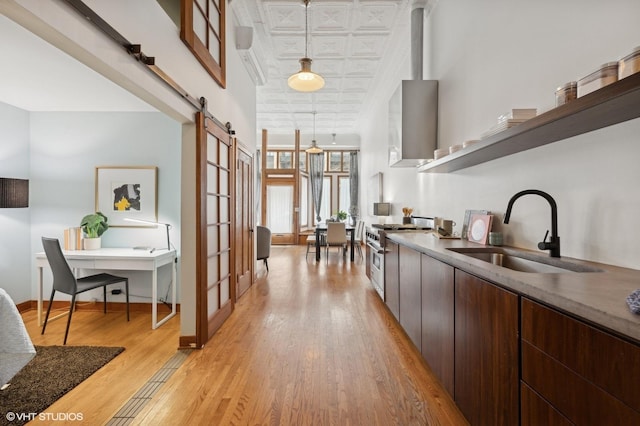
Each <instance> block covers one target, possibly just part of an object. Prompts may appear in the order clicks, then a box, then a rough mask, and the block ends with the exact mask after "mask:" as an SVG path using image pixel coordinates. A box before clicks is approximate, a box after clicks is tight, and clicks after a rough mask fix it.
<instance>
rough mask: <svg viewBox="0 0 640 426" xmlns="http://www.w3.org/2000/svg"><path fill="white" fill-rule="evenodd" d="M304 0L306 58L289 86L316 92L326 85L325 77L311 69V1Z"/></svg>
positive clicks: (290, 80) (289, 81)
mask: <svg viewBox="0 0 640 426" xmlns="http://www.w3.org/2000/svg"><path fill="white" fill-rule="evenodd" d="M302 1H303V2H304V58H302V59H300V71H298V72H297V73H295V74H293V75H292V76H291V77H289V80H288V83H289V87H291V88H292V89H293V90H297V91H298V92H315V91H316V90H320V89H322V88H323V87H324V78H322V76H321V75H320V74H316V73H314V72H313V71H311V62H312V61H311V58H309V56H308V53H307V47H308V45H309V41H308V37H309V29H308V26H309V17H308V11H309V1H310V0H302Z"/></svg>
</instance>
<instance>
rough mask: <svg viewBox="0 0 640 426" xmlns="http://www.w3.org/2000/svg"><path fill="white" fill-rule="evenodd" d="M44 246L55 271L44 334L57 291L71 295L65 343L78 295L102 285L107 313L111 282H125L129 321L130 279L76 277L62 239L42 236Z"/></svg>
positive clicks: (112, 276)
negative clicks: (63, 248) (63, 250)
mask: <svg viewBox="0 0 640 426" xmlns="http://www.w3.org/2000/svg"><path fill="white" fill-rule="evenodd" d="M42 246H43V247H44V252H45V254H46V255H47V261H48V262H49V266H50V267H51V272H52V273H53V288H52V289H51V298H50V299H49V307H48V308H47V315H46V316H45V318H44V324H43V325H42V334H44V331H45V329H46V328H47V321H48V320H49V313H50V312H51V305H53V296H55V294H56V291H59V292H61V293H65V294H69V295H71V305H70V307H69V318H68V319H67V329H66V330H65V332H64V343H63V344H64V345H66V344H67V336H68V335H69V325H71V316H72V314H73V311H74V309H75V306H76V295H78V294H80V293H83V292H85V291H89V290H93V289H95V288H100V287H102V295H103V300H104V313H105V314H106V313H107V286H108V285H110V284H117V283H122V282H124V285H125V296H126V300H127V321H129V279H128V278H126V277H118V276H115V275H111V274H107V273H100V274H95V275H89V276H86V277H82V278H76V277H75V275H73V271H72V270H71V267H70V266H69V263H67V259H65V258H64V255H63V254H62V248H61V247H60V241H58V239H57V238H47V237H42Z"/></svg>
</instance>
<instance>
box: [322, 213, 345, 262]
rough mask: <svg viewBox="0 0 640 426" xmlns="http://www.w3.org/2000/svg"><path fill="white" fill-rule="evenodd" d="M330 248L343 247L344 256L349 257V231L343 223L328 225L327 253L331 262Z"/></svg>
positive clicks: (330, 223)
mask: <svg viewBox="0 0 640 426" xmlns="http://www.w3.org/2000/svg"><path fill="white" fill-rule="evenodd" d="M329 247H342V256H343V257H344V256H346V255H347V229H346V226H345V224H344V223H343V222H328V223H327V241H326V245H325V253H326V256H327V260H329Z"/></svg>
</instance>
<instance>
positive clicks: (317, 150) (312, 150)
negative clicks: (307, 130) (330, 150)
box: [306, 139, 322, 154]
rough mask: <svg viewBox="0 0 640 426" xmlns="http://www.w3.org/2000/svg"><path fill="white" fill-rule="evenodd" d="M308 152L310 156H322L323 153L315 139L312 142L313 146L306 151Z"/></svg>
mask: <svg viewBox="0 0 640 426" xmlns="http://www.w3.org/2000/svg"><path fill="white" fill-rule="evenodd" d="M306 152H308V153H309V154H320V153H321V152H322V148H320V147H318V145H317V144H316V141H315V139H314V140H312V141H311V146H310V147H309V148H307V149H306Z"/></svg>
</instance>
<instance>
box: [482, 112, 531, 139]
mask: <svg viewBox="0 0 640 426" xmlns="http://www.w3.org/2000/svg"><path fill="white" fill-rule="evenodd" d="M537 114H538V110H537V109H536V108H514V109H512V110H511V112H510V113H508V114H503V115H501V116H499V117H498V123H497V124H496V125H495V126H493V127H491V128H490V129H489V130H487V131H486V132H484V133H483V134H482V135H481V136H480V139H485V138H488V137H489V136H493V135H495V134H496V133H500V132H501V131H503V130H506V129H509V128H511V127H514V126H517V125H518V124H520V123H523V122H525V121H527V120H529V119H530V118H533V117H535V116H536V115H537Z"/></svg>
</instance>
